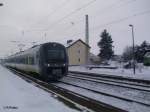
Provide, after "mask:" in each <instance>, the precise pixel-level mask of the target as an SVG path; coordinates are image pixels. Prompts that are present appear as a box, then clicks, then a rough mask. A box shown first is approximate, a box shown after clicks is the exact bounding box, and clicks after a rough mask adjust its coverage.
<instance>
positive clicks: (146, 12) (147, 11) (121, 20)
mask: <svg viewBox="0 0 150 112" xmlns="http://www.w3.org/2000/svg"><path fill="white" fill-rule="evenodd" d="M145 14H150V10H146V11H143V12H140V13H136V14H133V15H130V16H127V17H123V18H120V19H117V20H114V21H111V22H108V23H106V24H101V25H98V26H96V27H94V28H91V29H90V30H93V31H95V30H98V29H99V28H103V27H106V26H108V25H113V24H117V23H120V22H123V21H126V20H128V19H130V18H134V17H138V16H142V15H145ZM83 33H85V32H80V33H77V34H73V35H72V36H76V35H81V34H83Z"/></svg>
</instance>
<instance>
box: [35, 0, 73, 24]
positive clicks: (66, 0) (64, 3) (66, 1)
mask: <svg viewBox="0 0 150 112" xmlns="http://www.w3.org/2000/svg"><path fill="white" fill-rule="evenodd" d="M69 1H70V0H65V1H64V2H63V3H62V4H60V6H59V7H57V8H56V9H54V10H53V11H52V12H50V13H49V14H48V15H47V16H46V17H45V18H43V19H42V20H40V21H39V22H37V23H36V24H40V23H41V22H43V21H45V20H46V19H48V18H49V17H51V16H52V15H53V14H55V13H56V12H57V11H59V10H60V9H62V8H64V6H65V5H66V4H67V3H69Z"/></svg>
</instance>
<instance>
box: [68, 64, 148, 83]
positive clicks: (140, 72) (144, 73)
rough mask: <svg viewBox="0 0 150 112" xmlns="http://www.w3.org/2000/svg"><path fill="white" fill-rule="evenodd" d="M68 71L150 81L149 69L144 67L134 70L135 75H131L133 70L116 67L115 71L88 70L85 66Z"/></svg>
mask: <svg viewBox="0 0 150 112" xmlns="http://www.w3.org/2000/svg"><path fill="white" fill-rule="evenodd" d="M97 67H98V66H97ZM100 67H102V66H100ZM113 67H114V66H113ZM69 71H80V72H88V73H97V74H106V75H114V76H123V77H129V78H130V77H131V78H136V79H145V80H150V67H145V66H141V67H138V68H136V73H135V74H133V69H124V68H122V67H117V69H106V68H92V69H89V67H87V66H70V67H69Z"/></svg>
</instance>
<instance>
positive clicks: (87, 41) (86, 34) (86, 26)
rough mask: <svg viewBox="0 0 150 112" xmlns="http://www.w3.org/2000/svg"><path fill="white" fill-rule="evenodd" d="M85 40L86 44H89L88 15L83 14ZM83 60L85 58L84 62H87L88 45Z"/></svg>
mask: <svg viewBox="0 0 150 112" xmlns="http://www.w3.org/2000/svg"><path fill="white" fill-rule="evenodd" d="M85 42H86V44H87V45H89V17H88V15H85ZM85 60H86V64H88V61H89V48H88V47H86V53H85Z"/></svg>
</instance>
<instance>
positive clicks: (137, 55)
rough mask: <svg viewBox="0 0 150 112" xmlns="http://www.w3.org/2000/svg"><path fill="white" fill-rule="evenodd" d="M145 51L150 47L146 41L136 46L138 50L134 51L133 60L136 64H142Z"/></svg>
mask: <svg viewBox="0 0 150 112" xmlns="http://www.w3.org/2000/svg"><path fill="white" fill-rule="evenodd" d="M147 49H150V45H149V43H148V42H146V41H143V43H142V44H141V45H140V46H138V48H137V49H136V50H135V51H136V52H135V58H136V60H137V62H143V60H144V55H145V54H146V52H147Z"/></svg>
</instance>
